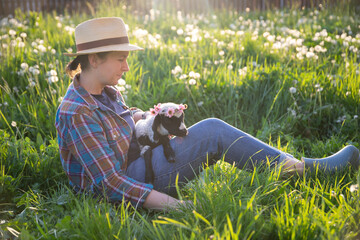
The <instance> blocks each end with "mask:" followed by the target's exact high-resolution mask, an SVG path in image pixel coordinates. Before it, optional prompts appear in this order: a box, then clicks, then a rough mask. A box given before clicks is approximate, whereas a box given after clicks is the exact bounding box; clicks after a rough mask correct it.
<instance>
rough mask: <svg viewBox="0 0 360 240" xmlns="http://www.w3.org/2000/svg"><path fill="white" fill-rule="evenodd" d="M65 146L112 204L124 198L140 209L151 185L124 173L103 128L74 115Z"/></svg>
mask: <svg viewBox="0 0 360 240" xmlns="http://www.w3.org/2000/svg"><path fill="white" fill-rule="evenodd" d="M69 125H70V126H69V132H68V139H67V146H68V147H69V150H70V152H71V153H72V154H73V155H74V156H75V157H76V159H78V160H79V161H80V164H81V165H82V167H83V168H84V169H85V172H86V174H87V176H88V178H89V180H90V181H91V182H92V184H93V187H96V188H97V190H98V191H100V192H104V193H105V195H106V197H107V198H108V199H109V201H111V202H118V201H122V200H123V199H125V200H126V201H130V202H131V203H132V204H133V205H134V206H142V204H143V203H144V201H145V199H146V197H147V196H148V194H149V193H150V192H151V190H152V188H153V186H152V185H151V184H145V183H141V182H138V181H136V180H134V179H132V178H130V177H128V176H126V175H125V174H124V171H123V170H122V169H121V165H122V164H123V163H124V162H125V160H124V159H117V158H116V157H115V153H114V151H113V149H112V148H111V147H110V145H109V143H108V141H107V138H106V134H105V132H104V129H103V127H102V125H101V124H100V123H99V122H97V121H96V120H95V119H93V118H92V117H90V116H88V115H86V114H74V115H73V116H72V117H71V119H70V123H69Z"/></svg>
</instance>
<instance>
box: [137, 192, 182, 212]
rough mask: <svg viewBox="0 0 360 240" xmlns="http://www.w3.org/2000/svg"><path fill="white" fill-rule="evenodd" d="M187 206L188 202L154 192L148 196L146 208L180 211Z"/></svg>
mask: <svg viewBox="0 0 360 240" xmlns="http://www.w3.org/2000/svg"><path fill="white" fill-rule="evenodd" d="M184 205H187V202H185V201H181V200H178V199H176V198H173V197H171V196H169V195H167V194H165V193H161V192H158V191H156V190H152V191H151V192H150V194H149V195H148V196H147V198H146V200H145V203H144V205H143V206H144V207H145V208H148V209H153V210H171V209H179V208H181V207H182V206H184Z"/></svg>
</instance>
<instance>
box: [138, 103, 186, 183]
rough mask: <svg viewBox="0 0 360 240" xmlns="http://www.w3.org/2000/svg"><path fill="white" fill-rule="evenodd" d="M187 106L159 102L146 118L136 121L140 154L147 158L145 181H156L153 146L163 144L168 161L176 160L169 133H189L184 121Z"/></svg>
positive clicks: (179, 134)
mask: <svg viewBox="0 0 360 240" xmlns="http://www.w3.org/2000/svg"><path fill="white" fill-rule="evenodd" d="M186 108H187V105H186V104H175V103H163V104H161V103H159V104H158V105H155V106H154V108H151V109H150V113H151V114H150V115H148V116H147V118H146V119H141V120H139V121H138V122H137V123H136V125H135V133H136V139H137V141H138V143H139V146H140V150H141V153H140V154H141V156H142V157H143V158H144V159H145V167H146V173H145V182H147V183H149V182H152V183H153V182H154V170H153V168H152V163H151V158H152V149H153V148H155V147H156V146H158V145H160V144H161V145H163V148H164V155H165V157H166V159H167V160H168V162H175V152H174V150H173V149H172V148H171V146H170V139H169V135H174V136H178V137H183V136H186V135H187V134H188V130H187V128H186V126H185V123H184V110H185V109H186Z"/></svg>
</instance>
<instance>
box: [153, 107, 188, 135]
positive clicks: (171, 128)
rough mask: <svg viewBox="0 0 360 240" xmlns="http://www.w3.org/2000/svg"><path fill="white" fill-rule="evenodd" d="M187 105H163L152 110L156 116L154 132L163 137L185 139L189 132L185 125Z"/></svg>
mask: <svg viewBox="0 0 360 240" xmlns="http://www.w3.org/2000/svg"><path fill="white" fill-rule="evenodd" d="M186 108H187V105H186V104H175V103H162V104H160V103H159V104H158V105H156V106H154V109H150V111H151V113H152V114H153V115H155V120H154V125H153V130H154V131H157V132H158V133H159V134H161V135H174V136H179V137H184V136H186V135H187V134H188V130H187V128H186V126H185V123H184V116H185V114H184V110H185V109H186Z"/></svg>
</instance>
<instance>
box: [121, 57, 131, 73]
mask: <svg viewBox="0 0 360 240" xmlns="http://www.w3.org/2000/svg"><path fill="white" fill-rule="evenodd" d="M121 69H122V70H123V71H124V72H127V71H129V65H128V63H127V60H125V61H124V62H123V64H122V66H121Z"/></svg>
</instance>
